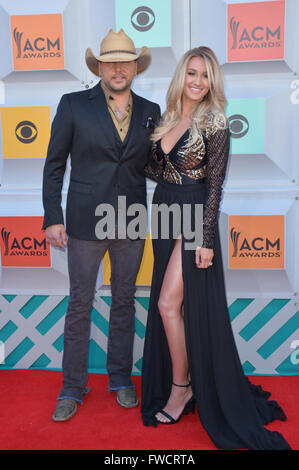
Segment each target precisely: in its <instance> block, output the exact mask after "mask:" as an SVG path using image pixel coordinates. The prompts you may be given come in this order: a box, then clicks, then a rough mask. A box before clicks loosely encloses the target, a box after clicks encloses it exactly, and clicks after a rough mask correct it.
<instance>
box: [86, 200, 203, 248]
mask: <svg viewBox="0 0 299 470" xmlns="http://www.w3.org/2000/svg"><path fill="white" fill-rule="evenodd" d="M95 215H96V216H97V217H101V219H100V220H99V221H98V222H97V224H96V227H95V234H96V237H97V238H98V239H99V240H104V239H107V238H110V239H114V238H116V231H117V232H118V233H117V238H119V239H126V238H129V239H131V240H137V239H144V240H145V239H146V238H147V233H148V228H147V220H148V218H147V209H146V207H145V206H144V205H143V204H138V203H135V204H130V205H129V206H128V207H127V206H126V196H118V210H117V214H116V213H115V209H114V207H113V206H112V205H111V204H105V203H103V204H99V205H98V206H97V208H96V210H95ZM127 218H130V221H129V222H128V223H127ZM192 227H195V229H194V230H192ZM202 227H203V204H182V205H180V204H177V203H173V204H171V205H169V206H168V205H167V204H164V203H162V204H152V206H151V237H152V239H157V238H159V239H163V240H168V239H170V238H173V239H175V238H178V237H179V236H180V235H182V236H183V237H184V239H185V243H184V249H185V250H195V249H196V248H197V247H198V246H201V245H202V240H203V229H202Z"/></svg>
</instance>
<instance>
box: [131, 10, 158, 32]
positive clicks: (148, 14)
mask: <svg viewBox="0 0 299 470" xmlns="http://www.w3.org/2000/svg"><path fill="white" fill-rule="evenodd" d="M155 21H156V17H155V13H154V12H153V10H152V9H151V8H149V7H139V8H136V10H134V11H133V13H132V16H131V23H132V26H133V27H134V28H135V29H137V31H141V32H145V31H149V30H150V29H151V28H152V27H153V26H154V24H155Z"/></svg>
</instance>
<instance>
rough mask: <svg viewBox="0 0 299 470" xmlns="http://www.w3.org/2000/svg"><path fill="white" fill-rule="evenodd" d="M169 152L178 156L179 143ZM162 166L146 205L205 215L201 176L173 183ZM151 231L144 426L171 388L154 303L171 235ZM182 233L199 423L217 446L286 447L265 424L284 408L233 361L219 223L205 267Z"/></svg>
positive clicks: (185, 297)
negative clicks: (201, 210)
mask: <svg viewBox="0 0 299 470" xmlns="http://www.w3.org/2000/svg"><path fill="white" fill-rule="evenodd" d="M217 145H218V147H219V142H218V144H217ZM218 147H217V148H218ZM176 152H177V154H179V153H180V152H179V149H178V148H177V149H176ZM167 163H169V161H167ZM165 171H166V170H164V176H165V175H166V176H167V177H168V180H166V178H164V177H163V178H160V179H158V184H157V186H156V188H155V192H154V196H153V201H152V202H153V203H155V204H166V205H167V206H168V207H169V206H170V205H172V204H174V203H176V204H179V205H180V207H181V208H182V207H183V204H189V205H191V207H192V208H194V207H195V205H196V204H203V206H204V208H205V210H206V212H204V214H208V209H209V208H208V209H206V208H207V206H208V204H210V202H209V198H210V195H211V190H210V188H209V182H208V181H207V180H206V179H205V178H201V179H200V180H199V181H196V182H195V181H194V180H192V181H191V183H192V184H190V183H189V182H184V181H180V184H177V181H176V180H171V178H170V176H169V175H170V172H168V173H165ZM175 176H176V175H175ZM194 183H195V184H194ZM217 210H218V206H217ZM181 213H182V212H181ZM205 220H207V219H204V223H205ZM169 225H170V227H169V231H170V234H171V224H169ZM208 228H209V227H208ZM204 230H205V229H204ZM157 233H158V236H157V238H156V239H153V240H152V244H153V252H154V267H153V276H152V285H151V293H150V300H149V308H148V318H147V326H146V336H145V341H144V352H143V364H142V389H141V394H142V397H141V413H142V420H143V423H144V425H146V426H149V425H153V426H157V425H158V422H157V420H156V418H155V414H156V413H157V411H159V410H161V409H163V408H164V407H165V405H166V403H167V400H168V398H169V396H170V392H171V386H172V364H171V357H170V353H169V348H168V344H167V337H166V334H165V331H164V326H163V323H162V319H161V316H160V313H159V310H158V300H159V295H160V291H161V286H162V282H163V278H164V274H165V271H166V268H167V265H168V262H169V259H170V256H171V253H172V250H173V247H174V244H175V239H173V238H172V237H171V236H169V238H168V239H163V237H161V236H160V232H159V230H158V231H157ZM184 235H185V234H184V231H183V224H182V250H181V253H182V277H183V310H184V328H185V340H186V351H187V359H188V367H189V374H190V380H191V384H192V390H193V394H194V397H195V400H196V407H197V413H198V417H199V420H200V422H201V425H202V426H203V428H204V429H205V430H206V432H207V434H208V435H209V437H210V438H211V440H212V442H213V443H214V444H215V446H216V448H218V449H249V450H290V449H291V447H290V445H289V444H288V442H287V441H286V440H285V439H284V437H283V436H282V435H281V434H280V433H279V432H277V431H270V430H268V429H267V428H266V427H265V425H266V424H268V423H270V422H272V421H274V420H276V419H279V420H282V421H284V420H285V419H286V415H285V413H284V411H283V410H282V408H281V407H280V406H279V405H278V403H277V402H276V401H274V400H272V401H271V400H269V397H270V393H269V392H267V391H265V390H263V389H262V387H261V386H259V385H253V384H252V383H251V382H250V381H249V379H248V378H247V377H246V376H245V374H244V371H243V368H242V364H241V362H240V358H239V354H238V350H237V347H236V344H235V340H234V334H233V330H232V326H231V322H230V318H229V311H228V305H227V299H226V292H225V279H224V270H223V262H222V253H221V244H220V236H219V228H218V222H217V220H215V222H214V226H213V250H214V257H213V259H212V262H213V264H212V266H209V267H208V268H206V269H200V268H197V266H196V264H195V250H194V249H186V245H185V242H186V241H187V242H189V240H186V239H185V236H184ZM204 235H205V231H204ZM203 245H204V244H203ZM206 247H209V246H206ZM185 419H186V418H185Z"/></svg>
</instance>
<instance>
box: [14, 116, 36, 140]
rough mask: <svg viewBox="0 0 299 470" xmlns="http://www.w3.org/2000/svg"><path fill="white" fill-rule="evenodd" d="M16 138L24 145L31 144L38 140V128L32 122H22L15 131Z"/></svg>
mask: <svg viewBox="0 0 299 470" xmlns="http://www.w3.org/2000/svg"><path fill="white" fill-rule="evenodd" d="M15 134H16V138H17V139H18V140H19V141H20V142H22V143H23V144H31V143H32V142H34V141H35V139H36V138H37V134H38V132H37V127H36V125H35V124H33V122H31V121H22V122H20V123H19V124H18V125H17V127H16V129H15Z"/></svg>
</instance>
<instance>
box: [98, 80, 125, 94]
mask: <svg viewBox="0 0 299 470" xmlns="http://www.w3.org/2000/svg"><path fill="white" fill-rule="evenodd" d="M131 83H132V81H130V80H127V79H125V84H124V85H123V86H122V87H121V88H118V87H114V86H113V85H111V83H109V82H106V81H104V85H105V86H106V88H107V89H108V90H109V91H112V92H113V93H121V92H123V91H126V90H128V89H129V88H131Z"/></svg>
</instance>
